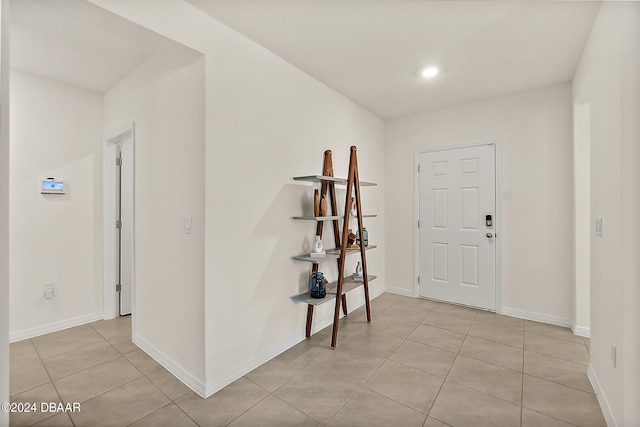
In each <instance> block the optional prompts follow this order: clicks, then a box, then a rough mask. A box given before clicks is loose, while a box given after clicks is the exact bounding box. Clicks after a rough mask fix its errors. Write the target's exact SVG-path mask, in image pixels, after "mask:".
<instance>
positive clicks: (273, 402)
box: [229, 395, 322, 427]
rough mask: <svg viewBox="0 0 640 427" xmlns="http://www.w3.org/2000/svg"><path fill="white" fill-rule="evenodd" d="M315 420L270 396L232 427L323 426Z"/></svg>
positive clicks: (236, 421)
mask: <svg viewBox="0 0 640 427" xmlns="http://www.w3.org/2000/svg"><path fill="white" fill-rule="evenodd" d="M321 425H322V424H320V423H319V422H317V421H316V420H314V419H313V418H311V417H309V416H307V415H305V414H303V413H302V412H300V411H298V410H297V409H295V408H294V407H292V406H291V405H289V404H287V403H285V402H283V401H282V400H280V399H278V398H277V397H275V396H273V395H272V396H269V397H267V398H266V399H264V400H263V401H261V402H260V403H258V404H257V405H256V406H254V407H253V408H251V409H249V410H248V411H247V412H245V413H244V414H242V415H241V416H240V417H238V418H236V420H235V421H233V422H232V423H231V424H229V426H230V427H242V426H247V427H252V426H278V427H286V426H291V427H297V426H301V427H302V426H309V427H314V426H318V427H319V426H321Z"/></svg>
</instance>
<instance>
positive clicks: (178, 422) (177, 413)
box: [131, 403, 198, 427]
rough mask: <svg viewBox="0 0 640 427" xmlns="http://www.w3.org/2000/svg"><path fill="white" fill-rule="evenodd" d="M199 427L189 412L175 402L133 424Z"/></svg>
mask: <svg viewBox="0 0 640 427" xmlns="http://www.w3.org/2000/svg"><path fill="white" fill-rule="evenodd" d="M162 426H167V427H168V426H171V427H198V424H196V423H195V421H193V420H192V419H191V418H189V416H188V415H187V414H185V413H184V412H182V410H181V409H180V408H178V406H176V405H175V404H174V403H170V404H169V405H167V406H165V407H163V408H160V409H158V410H157V411H155V412H154V413H152V414H149V415H147V416H146V417H144V418H143V419H141V420H139V421H136V422H135V423H133V424H131V427H162Z"/></svg>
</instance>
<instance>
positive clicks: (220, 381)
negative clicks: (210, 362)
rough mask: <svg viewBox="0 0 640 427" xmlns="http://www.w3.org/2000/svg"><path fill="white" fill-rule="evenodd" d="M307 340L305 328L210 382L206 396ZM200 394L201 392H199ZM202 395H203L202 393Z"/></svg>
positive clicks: (302, 327)
mask: <svg viewBox="0 0 640 427" xmlns="http://www.w3.org/2000/svg"><path fill="white" fill-rule="evenodd" d="M300 327H301V329H304V325H300ZM304 340H305V333H304V330H303V331H302V332H300V333H299V334H298V335H296V336H295V337H293V338H292V339H290V340H289V341H287V342H285V343H283V344H282V345H280V346H278V347H276V348H274V349H272V350H271V351H269V352H266V353H263V354H262V355H260V356H259V357H256V358H255V359H252V360H248V361H246V362H245V363H243V364H241V365H239V366H237V367H236V368H235V369H233V370H231V371H229V372H228V373H227V374H225V375H223V376H221V377H219V378H217V379H216V380H215V381H214V382H213V383H212V384H208V385H207V388H206V393H205V394H204V396H203V397H204V398H207V397H209V396H211V395H212V394H214V393H216V392H217V391H219V390H222V389H223V388H224V387H226V386H228V385H229V384H231V383H232V382H234V381H236V380H237V379H239V378H242V377H243V376H245V375H246V374H248V373H249V372H251V371H253V370H254V369H256V368H257V367H258V366H260V365H262V364H264V363H267V362H268V361H269V360H271V359H273V358H274V357H276V356H277V355H279V354H281V353H283V352H285V351H286V350H288V349H290V348H291V347H293V346H294V345H296V344H298V343H299V342H302V341H304ZM198 394H200V393H198ZM201 396H202V395H201Z"/></svg>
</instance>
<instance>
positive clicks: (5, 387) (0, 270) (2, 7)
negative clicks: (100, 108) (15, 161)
mask: <svg viewBox="0 0 640 427" xmlns="http://www.w3.org/2000/svg"><path fill="white" fill-rule="evenodd" d="M8 401H9V1H8V0H2V2H0V402H8ZM8 425H9V414H8V413H6V412H2V411H0V426H8Z"/></svg>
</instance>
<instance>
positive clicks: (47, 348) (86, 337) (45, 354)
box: [32, 325, 106, 360]
mask: <svg viewBox="0 0 640 427" xmlns="http://www.w3.org/2000/svg"><path fill="white" fill-rule="evenodd" d="M32 341H33V345H34V346H35V348H36V350H37V351H38V354H39V355H40V357H41V358H42V359H43V360H45V359H48V358H51V357H55V356H58V355H60V354H63V353H68V352H71V351H77V350H79V349H82V348H86V347H88V346H92V345H100V344H106V342H105V340H104V339H103V338H102V337H101V336H100V335H99V334H98V333H97V332H96V331H94V330H93V328H91V327H90V326H89V325H82V326H76V327H75V328H69V329H65V330H63V331H60V332H56V333H54V334H48V335H42V336H40V337H36V338H33V340H32Z"/></svg>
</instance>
